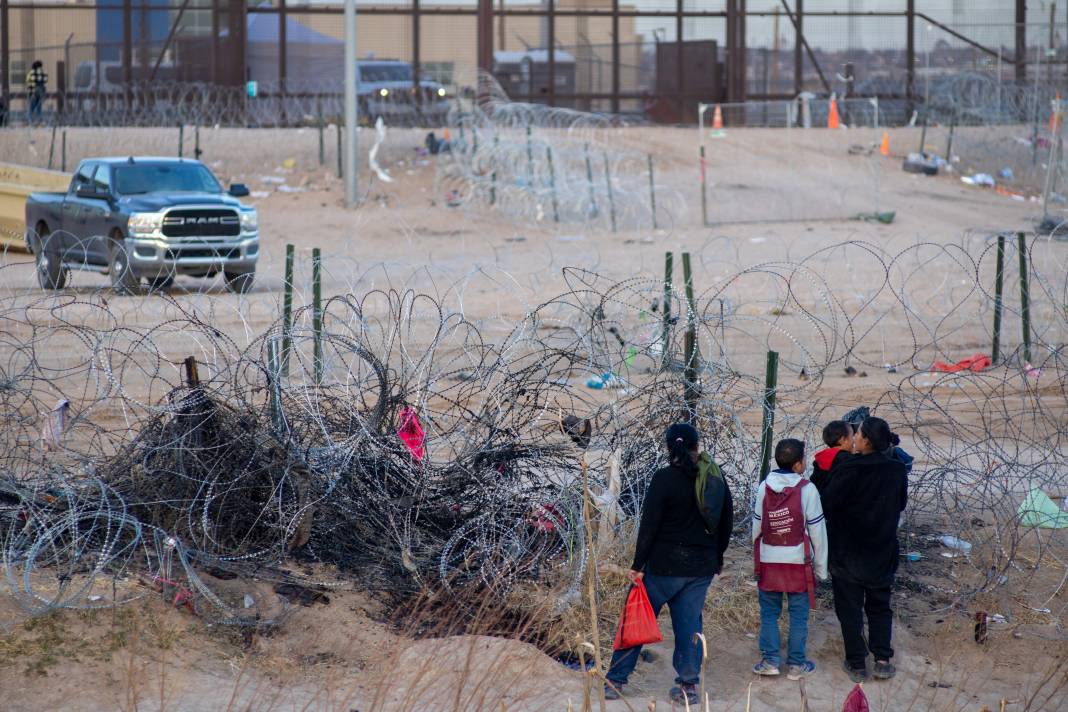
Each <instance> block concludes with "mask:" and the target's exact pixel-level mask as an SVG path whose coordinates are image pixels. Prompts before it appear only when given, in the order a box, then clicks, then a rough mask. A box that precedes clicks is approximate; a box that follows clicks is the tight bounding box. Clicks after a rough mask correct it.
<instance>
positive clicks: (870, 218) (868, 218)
mask: <svg viewBox="0 0 1068 712" xmlns="http://www.w3.org/2000/svg"><path fill="white" fill-rule="evenodd" d="M896 215H897V211H894V210H888V211H886V212H881V213H857V215H856V217H854V218H853V219H854V220H863V221H865V222H877V223H882V224H883V225H889V224H890V223H892V222H894V217H895V216H896Z"/></svg>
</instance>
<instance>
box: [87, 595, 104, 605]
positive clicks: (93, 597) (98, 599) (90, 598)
mask: <svg viewBox="0 0 1068 712" xmlns="http://www.w3.org/2000/svg"><path fill="white" fill-rule="evenodd" d="M89 600H90V601H92V602H93V603H96V602H97V601H102V600H104V597H103V596H90V597H89Z"/></svg>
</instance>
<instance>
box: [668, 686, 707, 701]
mask: <svg viewBox="0 0 1068 712" xmlns="http://www.w3.org/2000/svg"><path fill="white" fill-rule="evenodd" d="M671 701H672V702H674V703H676V704H679V705H682V704H690V705H699V704H701V697H700V695H698V694H697V685H692V684H691V685H679V686H678V687H672V688H671Z"/></svg>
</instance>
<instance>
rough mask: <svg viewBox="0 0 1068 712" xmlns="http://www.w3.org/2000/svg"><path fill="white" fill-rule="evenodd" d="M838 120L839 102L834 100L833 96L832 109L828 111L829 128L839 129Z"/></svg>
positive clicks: (832, 95) (832, 96)
mask: <svg viewBox="0 0 1068 712" xmlns="http://www.w3.org/2000/svg"><path fill="white" fill-rule="evenodd" d="M839 124H840V122H839V119H838V102H837V100H835V98H834V94H831V108H830V109H829V110H828V111H827V128H829V129H836V128H838V127H839Z"/></svg>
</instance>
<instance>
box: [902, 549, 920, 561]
mask: <svg viewBox="0 0 1068 712" xmlns="http://www.w3.org/2000/svg"><path fill="white" fill-rule="evenodd" d="M905 558H906V559H908V560H909V561H919V560H920V559H922V558H923V554H921V553H920V552H918V551H910V552H908V553H907V554H905Z"/></svg>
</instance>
